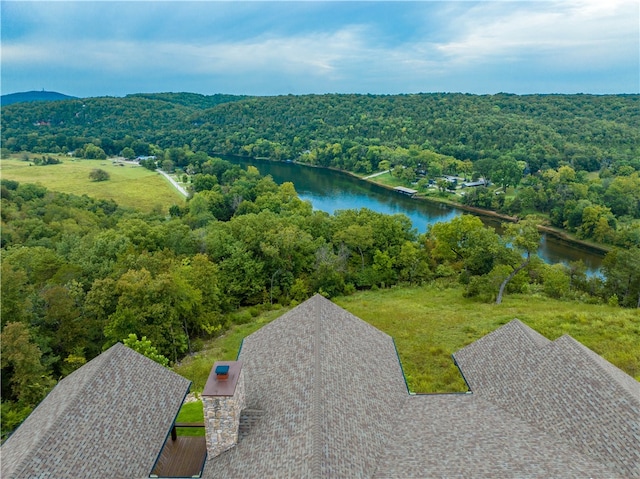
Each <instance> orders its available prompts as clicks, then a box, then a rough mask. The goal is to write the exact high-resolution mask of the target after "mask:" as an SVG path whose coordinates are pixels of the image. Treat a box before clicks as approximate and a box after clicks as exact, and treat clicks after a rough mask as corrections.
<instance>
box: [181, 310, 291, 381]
mask: <svg viewBox="0 0 640 479" xmlns="http://www.w3.org/2000/svg"><path fill="white" fill-rule="evenodd" d="M286 311H287V309H285V308H282V309H277V310H273V311H267V312H265V313H262V314H260V315H259V316H257V317H255V318H254V319H252V320H251V321H250V322H248V323H246V324H240V325H234V326H232V327H231V328H230V329H229V330H227V331H226V332H225V333H224V334H223V335H222V336H220V337H218V338H215V339H213V340H212V341H209V343H208V344H207V346H206V348H205V349H203V350H202V351H200V352H198V353H195V354H194V355H192V356H188V357H186V358H185V359H183V360H182V361H181V362H180V363H178V364H176V365H174V366H173V368H172V369H173V370H174V371H175V372H177V373H178V374H180V375H182V376H184V377H185V378H187V379H189V380H191V381H192V382H193V384H192V385H191V391H193V392H202V390H203V389H204V386H205V384H206V382H207V378H208V377H209V373H210V372H211V367H212V366H213V363H214V362H216V361H235V359H236V357H237V356H238V351H239V349H240V345H241V344H242V340H243V339H244V338H245V337H247V336H249V335H250V334H251V333H253V332H254V331H257V330H258V329H260V328H261V327H262V326H264V325H265V324H267V323H269V322H271V321H273V320H274V319H276V318H277V317H279V316H281V315H283V314H284V313H285V312H286Z"/></svg>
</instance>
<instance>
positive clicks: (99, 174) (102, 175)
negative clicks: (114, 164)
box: [89, 168, 111, 181]
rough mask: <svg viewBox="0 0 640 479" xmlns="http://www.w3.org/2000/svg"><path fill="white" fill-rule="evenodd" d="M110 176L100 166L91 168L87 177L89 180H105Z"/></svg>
mask: <svg viewBox="0 0 640 479" xmlns="http://www.w3.org/2000/svg"><path fill="white" fill-rule="evenodd" d="M110 178H111V175H109V173H108V172H106V171H105V170H103V169H101V168H94V169H93V170H91V173H89V179H90V180H91V181H107V180H108V179H110Z"/></svg>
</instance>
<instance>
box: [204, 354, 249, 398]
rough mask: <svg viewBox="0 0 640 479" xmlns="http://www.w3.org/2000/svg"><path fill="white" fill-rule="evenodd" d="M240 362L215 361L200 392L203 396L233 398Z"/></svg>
mask: <svg viewBox="0 0 640 479" xmlns="http://www.w3.org/2000/svg"><path fill="white" fill-rule="evenodd" d="M241 369H242V361H216V363H215V364H214V365H213V367H212V368H211V372H210V373H209V379H207V384H206V385H205V387H204V390H203V391H202V395H203V396H233V394H234V393H235V390H236V384H237V383H238V378H239V377H240V371H241Z"/></svg>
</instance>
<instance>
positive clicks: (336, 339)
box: [2, 296, 640, 479]
mask: <svg viewBox="0 0 640 479" xmlns="http://www.w3.org/2000/svg"><path fill="white" fill-rule="evenodd" d="M239 359H241V360H242V361H243V371H244V375H245V387H246V401H247V408H246V409H245V410H244V411H243V413H242V419H241V424H240V441H239V443H238V444H237V446H235V447H234V448H232V449H230V450H228V451H226V452H224V453H222V454H221V455H220V456H218V457H216V458H213V459H211V460H208V461H207V463H206V465H205V469H204V471H203V477H204V478H205V479H206V478H209V479H214V478H215V479H219V478H246V479H249V478H263V477H269V478H278V477H282V478H290V477H295V478H307V477H308V478H321V477H327V478H329V477H331V478H333V477H336V478H359V477H361V478H376V479H381V478H432V477H461V478H475V477H484V478H513V477H518V478H534V477H539V478H547V477H563V478H573V477H593V478H604V479H610V478H616V477H619V478H633V477H635V478H640V383H638V382H637V381H635V380H634V379H633V378H631V377H629V376H627V375H626V374H625V373H623V372H622V371H620V370H619V369H617V368H615V367H614V366H613V365H611V364H610V363H608V362H607V361H605V360H604V359H603V358H601V357H600V356H598V355H597V354H595V353H594V352H592V351H590V350H589V349H587V348H585V347H584V346H582V345H581V344H579V343H578V342H577V341H575V340H573V339H572V338H570V337H568V336H563V337H561V338H559V339H557V340H555V341H549V340H548V339H546V338H545V337H543V336H542V335H540V334H538V333H537V332H535V331H533V330H532V329H531V328H529V327H527V326H526V325H524V324H523V323H521V322H520V321H518V320H514V321H512V322H510V323H508V324H506V325H504V326H502V327H501V328H499V329H497V330H496V331H494V332H493V333H490V334H488V335H487V336H485V337H484V338H482V339H480V340H478V341H476V342H474V343H472V344H470V345H469V346H467V347H465V348H463V349H462V350H460V351H458V352H457V353H456V354H455V360H456V362H457V364H458V365H459V367H460V369H461V371H462V372H463V374H464V376H465V378H466V379H467V381H468V383H469V385H470V388H471V390H472V393H468V394H440V395H410V394H408V393H407V390H406V385H405V382H404V378H403V376H402V370H401V366H400V363H399V360H398V358H397V354H396V351H395V346H394V343H393V340H392V339H391V337H390V336H388V335H386V334H384V333H382V332H381V331H379V330H377V329H375V328H374V327H372V326H370V325H369V324H367V323H365V322H363V321H362V320H360V319H358V318H357V317H355V316H353V315H352V314H350V313H348V312H347V311H345V310H343V309H341V308H340V307H338V306H336V305H335V304H333V303H331V302H330V301H328V300H326V299H324V298H323V297H321V296H314V297H313V298H311V299H310V300H308V301H306V302H305V303H303V304H301V305H300V306H298V307H297V308H295V309H293V310H291V311H289V312H288V313H286V314H285V315H283V316H282V317H280V318H279V319H277V320H275V321H273V322H272V323H270V324H268V325H266V326H264V327H263V328H262V329H260V330H258V331H257V332H255V333H253V334H252V335H250V336H248V337H247V338H246V339H245V341H244V345H243V348H242V351H241V353H240V358H239ZM188 385H189V382H188V381H187V380H186V379H184V378H181V377H180V376H178V375H176V374H174V373H172V372H170V371H168V370H166V369H164V368H162V367H161V366H159V365H157V364H156V363H154V362H152V361H150V360H148V359H146V358H144V357H143V356H140V355H138V354H137V353H135V352H133V351H131V350H130V349H128V348H125V347H124V346H122V345H116V346H114V347H113V348H111V349H110V350H109V351H107V352H105V353H104V354H102V355H101V356H99V357H98V358H96V359H94V360H93V361H91V362H89V363H88V364H86V365H85V366H83V367H82V368H80V369H79V370H78V371H76V372H74V373H73V374H71V375H70V376H68V377H67V378H66V379H64V380H63V381H61V382H60V384H59V385H58V386H57V387H56V388H54V390H53V391H52V392H51V393H50V394H49V395H48V396H47V398H45V400H44V401H43V402H42V404H40V406H38V408H36V410H35V411H34V412H33V413H32V414H31V416H29V418H27V420H26V421H25V422H24V423H23V425H22V426H20V428H18V430H17V431H16V432H15V433H14V435H13V436H11V438H10V439H9V440H8V441H7V442H6V443H5V444H4V445H3V446H2V455H3V457H2V477H3V479H4V478H12V477H20V478H23V477H52V478H54V477H61V478H66V477H110V478H119V477H123V478H124V477H126V478H132V477H134V478H135V477H140V478H141V477H146V476H148V474H149V472H150V470H151V468H152V466H153V463H154V461H155V459H156V456H157V454H158V452H159V451H160V448H161V447H162V443H163V441H164V439H165V437H166V435H167V434H168V432H169V429H170V427H171V425H172V423H173V420H174V418H175V416H176V414H177V411H178V409H179V407H180V404H181V402H182V399H183V398H184V395H185V394H186V392H187V390H188Z"/></svg>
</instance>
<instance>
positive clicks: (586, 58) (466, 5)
mask: <svg viewBox="0 0 640 479" xmlns="http://www.w3.org/2000/svg"><path fill="white" fill-rule="evenodd" d="M0 5H1V7H0V8H1V14H2V16H1V19H2V20H1V21H2V25H1V26H2V33H1V35H2V37H1V40H2V52H1V62H2V65H1V66H2V70H1V86H2V93H3V94H6V93H13V92H17V91H28V90H41V89H45V90H49V91H59V92H62V93H66V94H69V95H74V96H80V97H89V96H105V95H109V96H123V95H126V94H129V93H140V92H165V91H174V92H177V91H188V92H194V93H202V94H213V93H232V94H250V95H280V94H289V93H291V94H306V93H389V94H393V93H416V92H465V93H478V94H486V93H498V92H509V93H518V94H526V93H596V94H603V93H639V92H640V3H639V2H638V1H637V0H560V1H554V0H544V1H533V2H530V1H516V0H511V1H505V0H501V1H475V2H466V1H452V0H449V1H416V2H395V1H392V2H383V1H375V2H361V1H349V2H339V1H322V2H316V1H304V2H293V1H284V2H272V1H252V2H248V1H225V2H221V1H217V2H212V1H196V2H184V1H181V2H172V1H134V2H114V1H91V2H89V1H81V2H66V1H52V0H50V1H46V2H35V1H25V0H23V1H6V0H2V2H1V3H0Z"/></svg>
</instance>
